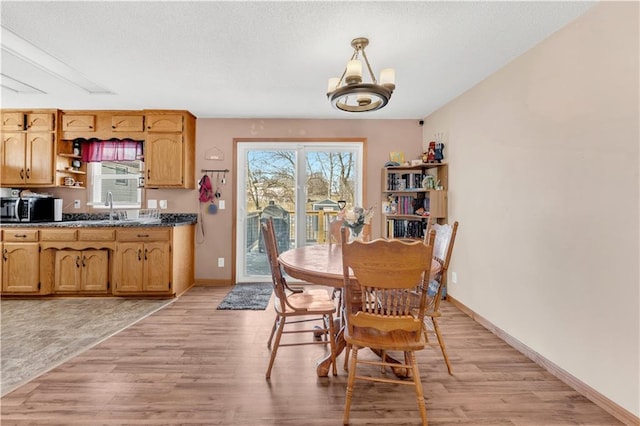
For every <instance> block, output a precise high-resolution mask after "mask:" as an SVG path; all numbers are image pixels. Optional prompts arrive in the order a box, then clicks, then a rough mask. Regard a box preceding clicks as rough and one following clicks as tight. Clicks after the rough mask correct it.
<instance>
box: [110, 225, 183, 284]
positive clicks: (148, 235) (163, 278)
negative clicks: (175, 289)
mask: <svg viewBox="0 0 640 426" xmlns="http://www.w3.org/2000/svg"><path fill="white" fill-rule="evenodd" d="M116 238H117V244H116V254H115V267H114V287H113V290H114V293H115V294H120V293H132V292H133V293H149V292H151V293H169V292H171V290H172V288H171V229H169V228H157V229H150V228H128V229H119V230H118V231H117V236H116Z"/></svg>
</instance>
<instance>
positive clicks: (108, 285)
mask: <svg viewBox="0 0 640 426" xmlns="http://www.w3.org/2000/svg"><path fill="white" fill-rule="evenodd" d="M110 288H111V283H110V282H109V281H107V290H109V289H110Z"/></svg>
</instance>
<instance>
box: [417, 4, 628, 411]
mask: <svg viewBox="0 0 640 426" xmlns="http://www.w3.org/2000/svg"><path fill="white" fill-rule="evenodd" d="M638 16H639V8H638V3H635V2H634V3H604V4H600V5H597V6H595V7H594V8H593V9H591V10H590V11H588V12H587V13H586V14H585V15H583V16H582V17H580V18H579V19H577V20H576V21H574V22H573V23H571V24H570V25H568V26H567V27H565V28H563V29H561V30H560V31H558V32H557V33H556V34H554V35H552V36H551V37H549V38H548V39H547V40H545V41H544V42H542V43H541V44H539V45H538V46H536V47H535V48H533V49H531V50H530V51H529V52H527V53H526V54H524V55H522V56H521V57H519V58H517V59H516V60H514V61H513V62H512V63H510V64H508V65H507V66H505V67H504V68H503V69H501V70H500V71H498V72H496V73H495V74H493V75H492V76H490V77H489V78H487V79H486V80H485V81H483V82H481V83H480V84H478V85H477V86H475V87H474V88H472V89H471V90H469V91H468V92H466V93H465V94H463V95H462V96H460V97H459V98H457V99H455V100H454V101H452V102H450V103H449V104H447V105H446V106H445V107H443V108H442V109H440V110H439V111H437V112H435V113H433V114H431V115H430V116H428V117H427V118H426V119H425V121H426V122H425V126H424V142H425V143H426V142H428V140H429V139H431V138H432V137H433V135H434V134H435V133H438V132H442V133H444V134H445V142H446V143H447V145H446V150H445V154H446V156H447V159H448V161H449V162H450V168H449V181H450V192H449V202H450V204H449V208H450V210H449V212H450V214H449V216H450V219H454V220H458V221H460V229H459V232H458V240H457V242H456V247H455V250H454V256H453V261H452V265H451V267H450V271H452V272H453V271H455V272H457V275H458V282H457V284H453V283H451V281H450V287H449V292H450V294H451V295H452V296H454V297H455V298H456V299H458V300H460V301H461V302H462V303H464V304H465V305H467V306H468V307H470V308H471V309H472V310H474V311H475V312H477V313H478V314H480V315H481V316H483V317H485V318H486V319H488V320H489V321H491V322H492V323H493V324H495V325H496V326H497V327H499V328H501V329H503V330H505V331H506V332H507V333H509V334H510V335H511V336H513V337H515V338H516V339H518V340H519V341H521V342H522V343H524V344H525V345H527V346H528V347H530V348H532V349H533V350H535V351H537V352H538V353H540V354H541V355H542V356H544V357H545V358H547V359H549V360H550V361H552V362H553V363H555V364H556V365H558V366H560V367H561V368H563V369H564V370H566V371H567V372H569V373H570V374H572V375H573V376H575V377H577V378H578V379H580V380H581V381H583V382H584V383H586V384H587V385H589V386H591V387H592V388H594V389H596V390H597V391H598V392H600V393H601V394H603V395H605V396H606V397H608V398H609V399H611V400H613V401H614V402H616V403H617V404H619V405H621V406H622V407H624V408H625V409H626V410H628V411H630V412H631V413H633V414H634V415H635V416H639V415H640V407H639V404H640V392H639V389H638V387H639V380H640V370H639V365H640V356H639V350H640V341H639V336H640V325H639V324H640V318H639V314H638V312H639V297H640V296H639V274H638V259H639V250H638V239H639V228H638V225H639V215H638V208H639V193H640V192H639V191H640V190H639V185H638V180H639V168H638V155H639V152H638V151H639V149H638V145H639V130H638V121H639V118H638V117H639V107H638V102H639V101H638V98H639V85H638V79H639V70H638V50H639V46H638V44H639V42H638V40H639V32H638Z"/></svg>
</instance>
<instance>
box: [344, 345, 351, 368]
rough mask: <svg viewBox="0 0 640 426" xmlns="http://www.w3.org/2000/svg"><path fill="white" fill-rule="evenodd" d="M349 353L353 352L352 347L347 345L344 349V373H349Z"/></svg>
mask: <svg viewBox="0 0 640 426" xmlns="http://www.w3.org/2000/svg"><path fill="white" fill-rule="evenodd" d="M349 352H351V345H350V344H348V343H347V346H346V347H345V348H344V371H349Z"/></svg>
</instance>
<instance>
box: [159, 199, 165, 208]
mask: <svg viewBox="0 0 640 426" xmlns="http://www.w3.org/2000/svg"><path fill="white" fill-rule="evenodd" d="M160 208H161V209H166V208H167V200H160Z"/></svg>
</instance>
